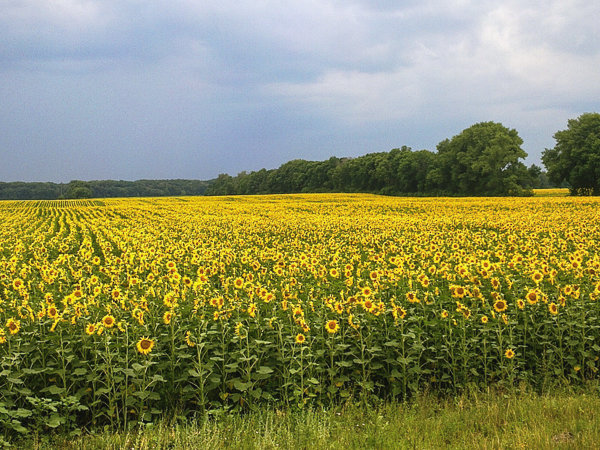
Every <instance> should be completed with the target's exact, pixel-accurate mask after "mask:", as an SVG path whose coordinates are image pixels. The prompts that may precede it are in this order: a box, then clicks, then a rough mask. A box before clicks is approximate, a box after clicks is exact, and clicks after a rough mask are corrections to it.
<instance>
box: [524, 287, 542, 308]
mask: <svg viewBox="0 0 600 450" xmlns="http://www.w3.org/2000/svg"><path fill="white" fill-rule="evenodd" d="M525 298H526V299H527V301H528V302H529V303H531V304H532V305H534V304H536V303H537V302H538V300H539V299H540V297H539V295H538V293H537V291H536V290H534V289H531V290H529V291H528V292H527V295H526V296H525Z"/></svg>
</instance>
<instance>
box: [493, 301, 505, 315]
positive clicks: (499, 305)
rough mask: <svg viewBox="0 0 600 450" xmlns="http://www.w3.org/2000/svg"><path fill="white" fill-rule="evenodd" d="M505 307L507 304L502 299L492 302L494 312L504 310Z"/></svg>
mask: <svg viewBox="0 0 600 450" xmlns="http://www.w3.org/2000/svg"><path fill="white" fill-rule="evenodd" d="M506 308H508V306H507V305H506V302H505V301H504V300H502V299H499V300H496V302H495V303H494V309H495V310H496V312H502V311H506Z"/></svg>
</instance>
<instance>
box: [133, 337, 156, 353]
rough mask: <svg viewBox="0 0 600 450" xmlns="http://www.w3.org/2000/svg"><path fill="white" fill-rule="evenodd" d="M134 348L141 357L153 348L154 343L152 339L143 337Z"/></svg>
mask: <svg viewBox="0 0 600 450" xmlns="http://www.w3.org/2000/svg"><path fill="white" fill-rule="evenodd" d="M135 346H136V348H137V351H138V352H140V353H141V354H142V355H147V354H148V353H150V352H151V351H152V349H153V348H154V341H153V340H152V339H149V338H146V337H143V338H140V340H139V341H137V344H136V345H135Z"/></svg>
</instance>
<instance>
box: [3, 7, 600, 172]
mask: <svg viewBox="0 0 600 450" xmlns="http://www.w3.org/2000/svg"><path fill="white" fill-rule="evenodd" d="M599 13H600V5H596V3H594V2H584V1H575V0H574V1H558V0H555V1H545V2H540V1H520V2H518V1H516V0H507V1H501V2H498V1H495V2H492V1H478V2H475V1H468V0H465V1H460V0H456V1H451V2H448V1H441V0H438V1H420V2H416V1H408V2H391V1H389V2H388V1H383V2H382V1H368V0H352V1H341V0H330V1H317V0H310V1H303V2H298V1H292V0H289V1H267V0H266V1H262V2H247V1H240V0H238V1H236V2H234V1H229V0H220V1H207V2H196V1H192V0H178V1H177V0H175V1H170V2H167V1H154V2H143V1H134V0H122V1H112V0H103V1H92V0H85V1H84V0H56V1H53V2H46V1H41V0H39V1H33V0H30V1H25V0H23V1H19V0H12V1H9V2H6V3H3V4H1V5H0V29H2V30H3V31H2V34H1V35H0V96H1V98H2V102H1V103H0V131H1V132H0V151H1V154H2V158H3V164H2V165H1V166H0V180H4V181H12V180H53V181H68V180H69V179H71V178H81V179H102V178H123V179H137V178H203V179H206V178H211V177H214V176H216V175H217V174H218V173H219V172H228V173H237V172H238V171H241V170H255V169H259V168H261V167H276V166H278V165H279V164H281V163H283V162H285V161H287V160H289V159H292V158H306V159H325V158H327V157H329V156H331V155H334V154H335V155H338V156H344V155H350V156H353V155H359V154H363V153H366V152H370V151H382V150H389V149H390V148H392V147H398V146H401V145H405V144H406V145H410V146H412V147H414V148H429V149H432V150H433V149H435V145H436V144H437V142H439V141H440V140H442V139H444V138H446V137H451V136H453V135H454V134H457V133H459V132H460V131H461V130H462V129H463V128H466V127H468V126H470V125H471V124H473V123H475V122H478V121H483V120H496V121H501V122H503V123H504V124H505V125H506V126H510V127H512V128H516V129H517V130H518V131H519V133H520V135H521V136H522V137H523V139H524V140H525V145H524V146H525V148H526V150H527V151H528V152H529V154H530V157H529V159H528V161H529V162H536V163H539V156H540V153H541V151H542V150H543V148H544V147H551V146H553V140H552V134H553V133H554V132H555V131H557V130H559V129H563V128H564V127H565V126H566V121H567V119H569V118H573V117H576V116H577V115H579V114H581V113H582V112H585V111H593V110H596V111H597V110H599V109H600V105H599V103H600V102H599V100H598V99H599V98H600V85H598V83H597V80H598V76H599V73H598V67H600V43H599V41H598V31H597V26H596V18H597V17H598V16H600V14H599Z"/></svg>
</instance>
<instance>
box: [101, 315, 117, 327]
mask: <svg viewBox="0 0 600 450" xmlns="http://www.w3.org/2000/svg"><path fill="white" fill-rule="evenodd" d="M102 325H104V328H112V327H113V326H114V325H115V318H114V317H113V316H111V315H110V314H107V315H105V316H104V317H103V318H102Z"/></svg>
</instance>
